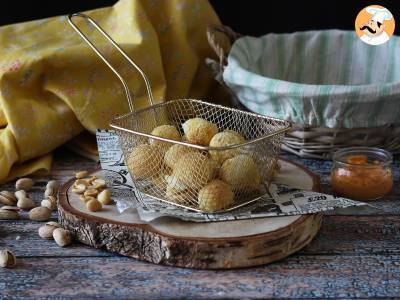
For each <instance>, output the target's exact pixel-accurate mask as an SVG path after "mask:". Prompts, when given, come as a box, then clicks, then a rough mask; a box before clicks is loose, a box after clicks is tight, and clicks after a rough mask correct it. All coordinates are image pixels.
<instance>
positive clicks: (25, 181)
mask: <svg viewBox="0 0 400 300" xmlns="http://www.w3.org/2000/svg"><path fill="white" fill-rule="evenodd" d="M32 186H33V180H32V179H30V178H21V179H18V180H17V181H16V182H15V188H16V189H17V190H24V191H29V190H30V188H31V187H32Z"/></svg>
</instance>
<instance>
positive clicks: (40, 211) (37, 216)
mask: <svg viewBox="0 0 400 300" xmlns="http://www.w3.org/2000/svg"><path fill="white" fill-rule="evenodd" d="M50 217H51V210H50V209H48V208H47V207H35V208H33V209H32V210H31V211H30V212H29V219H30V220H32V221H47V220H48V219H50Z"/></svg>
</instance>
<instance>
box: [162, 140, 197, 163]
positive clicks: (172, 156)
mask: <svg viewBox="0 0 400 300" xmlns="http://www.w3.org/2000/svg"><path fill="white" fill-rule="evenodd" d="M195 151H197V150H196V149H194V148H191V147H187V146H183V145H178V144H175V145H172V146H171V147H170V148H169V149H168V151H167V152H166V153H165V155H164V162H165V164H166V165H167V166H168V167H170V168H171V169H173V168H174V166H175V164H176V163H177V161H178V160H179V159H180V158H181V157H182V155H184V154H186V153H190V152H195Z"/></svg>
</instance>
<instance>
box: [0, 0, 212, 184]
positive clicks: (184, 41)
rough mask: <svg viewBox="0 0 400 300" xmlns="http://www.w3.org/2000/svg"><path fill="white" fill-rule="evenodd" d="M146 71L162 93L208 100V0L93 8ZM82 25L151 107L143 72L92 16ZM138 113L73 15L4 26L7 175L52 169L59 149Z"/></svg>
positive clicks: (2, 105)
mask: <svg viewBox="0 0 400 300" xmlns="http://www.w3.org/2000/svg"><path fill="white" fill-rule="evenodd" d="M86 13H87V14H88V15H89V16H91V17H92V18H93V19H95V20H96V21H97V22H98V23H99V24H100V26H102V27H103V28H104V30H105V31H106V32H108V33H109V34H110V35H111V36H112V37H113V38H114V39H115V41H116V42H117V43H119V44H120V45H121V46H122V47H123V48H124V50H126V51H127V53H128V54H129V56H130V57H131V58H132V59H133V60H134V61H135V62H136V63H137V64H138V65H139V66H140V67H141V68H142V69H143V70H144V71H145V73H146V74H147V76H148V77H149V80H150V82H151V85H152V90H153V95H154V98H155V101H156V102H160V101H165V100H167V99H177V98H183V97H189V96H190V97H193V98H199V99H207V97H208V96H209V93H210V91H211V90H212V86H213V85H214V84H215V83H214V82H213V80H212V78H211V76H210V75H209V74H208V71H207V70H206V68H205V66H204V58H205V57H210V56H212V51H211V49H210V47H209V46H208V43H207V39H206V28H207V26H209V25H213V24H219V20H218V17H217V16H216V14H215V12H214V11H213V9H212V7H211V5H210V4H209V3H208V1H203V0H201V1H198V0H168V1H165V0H121V1H119V2H117V3H116V4H115V5H114V6H113V7H107V8H101V9H96V10H92V11H89V12H86ZM78 24H79V26H81V27H82V30H83V31H84V32H85V33H86V34H87V35H88V36H89V37H90V38H91V40H92V41H93V42H94V43H95V44H96V45H97V46H99V48H100V50H101V51H102V52H103V53H104V54H105V55H106V56H107V58H108V59H109V60H110V61H111V62H112V64H113V65H114V66H115V67H116V68H117V69H119V70H120V72H121V73H122V74H123V76H124V77H125V78H126V80H127V82H128V85H129V88H130V90H131V91H132V94H133V100H134V106H135V108H141V107H146V106H148V105H149V104H148V97H147V94H146V89H145V85H144V82H143V80H142V79H141V77H140V75H139V74H138V73H137V72H136V71H135V70H134V69H133V68H132V67H131V66H130V65H129V64H127V63H126V61H124V60H123V59H122V58H121V57H120V55H118V53H117V52H116V51H114V50H113V48H112V47H111V46H110V45H109V44H107V43H106V42H105V40H104V38H102V37H101V36H100V34H98V33H97V32H96V31H95V30H94V28H92V27H90V26H87V24H86V22H84V21H83V20H80V21H78ZM126 112H128V104H127V100H126V97H125V95H124V90H123V88H122V86H121V83H120V82H119V81H118V79H117V78H116V77H115V75H114V74H113V73H112V72H111V71H110V70H109V69H108V67H107V66H106V65H105V64H104V63H103V62H102V61H101V60H100V59H99V58H98V57H97V56H96V55H95V54H94V53H93V52H92V50H91V49H90V48H89V47H88V46H87V45H86V43H84V41H83V40H82V39H81V38H80V37H79V36H78V35H77V34H76V32H75V31H74V30H73V29H72V28H71V27H70V26H69V24H68V22H67V17H66V16H60V17H53V18H49V19H44V20H38V21H32V22H25V23H20V24H14V25H8V26H3V27H0V125H1V129H0V167H1V168H0V181H6V180H10V179H12V178H15V177H18V176H23V175H26V174H29V173H33V172H36V171H38V170H48V169H49V168H50V165H51V154H49V153H51V151H52V150H54V149H55V148H56V147H58V146H60V145H62V144H63V143H65V142H66V141H68V140H70V139H71V138H73V137H75V136H77V135H78V134H79V133H81V132H82V131H83V130H85V129H87V130H89V131H90V132H92V133H94V131H95V130H96V129H97V128H107V127H108V123H109V120H110V119H111V118H112V117H114V116H116V115H119V114H123V113H126Z"/></svg>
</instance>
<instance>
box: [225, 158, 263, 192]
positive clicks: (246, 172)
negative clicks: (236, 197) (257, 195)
mask: <svg viewBox="0 0 400 300" xmlns="http://www.w3.org/2000/svg"><path fill="white" fill-rule="evenodd" d="M219 175H220V178H221V179H222V180H223V181H225V182H226V183H228V184H230V185H231V186H232V189H233V190H234V191H235V192H250V191H254V190H256V189H257V188H258V187H259V185H260V181H261V176H260V172H259V170H258V167H257V165H256V164H255V162H254V160H253V158H252V157H251V156H249V155H246V154H240V155H238V156H235V157H232V158H230V159H228V160H226V161H225V162H224V163H223V164H222V166H221V169H220V173H219Z"/></svg>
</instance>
